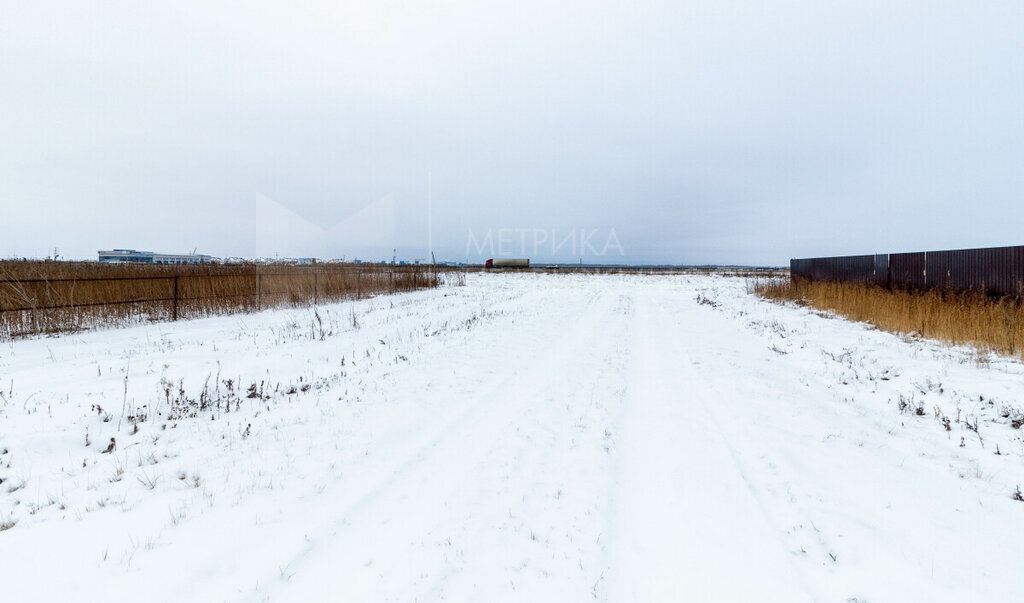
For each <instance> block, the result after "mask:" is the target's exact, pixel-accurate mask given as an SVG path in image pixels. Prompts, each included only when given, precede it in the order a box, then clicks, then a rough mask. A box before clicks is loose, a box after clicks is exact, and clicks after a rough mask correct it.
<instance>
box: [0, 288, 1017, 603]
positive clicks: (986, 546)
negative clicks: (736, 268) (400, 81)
mask: <svg viewBox="0 0 1024 603" xmlns="http://www.w3.org/2000/svg"><path fill="white" fill-rule="evenodd" d="M1022 386H1024V365H1022V364H1021V363H1019V362H1017V361H1011V360H1006V359H1000V358H995V357H985V356H979V355H978V354H975V353H973V352H971V351H970V350H966V349H950V348H946V347H942V346H939V345H936V344H934V343H931V342H927V341H922V340H918V339H914V338H911V337H901V336H897V335H892V334H887V333H882V332H878V331H876V330H872V329H870V328H868V327H866V326H865V325H860V324H853V323H850V322H847V321H844V320H839V319H835V318H829V317H825V316H821V315H818V314H815V313H813V312H811V311H809V310H807V309H803V308H798V307H783V306H779V305H774V304H770V303H768V302H765V301H761V300H758V299H755V298H754V297H752V296H750V295H748V294H747V293H746V283H745V282H744V281H743V280H742V279H739V278H731V277H723V276H700V275H674V276H669V275H657V276H640V275H554V274H551V275H546V274H470V275H469V276H468V279H467V283H466V285H465V286H454V285H452V286H444V287H441V288H439V289H437V290H430V291H418V292H414V293H408V294H401V295H395V296H391V297H378V298H374V299H369V300H363V301H358V302H349V303H341V304H337V305H330V306H321V307H320V308H319V309H317V310H316V311H314V310H313V309H311V308H308V309H294V310H273V311H266V312H262V313H258V314H249V315H236V316H229V317H219V318H210V319H202V320H194V321H185V322H180V323H162V324H152V325H147V326H142V327H135V328H128V329H122V330H107V331H97V332H88V333H80V334H73V335H63V336H59V337H52V338H38V339H31V340H20V341H15V342H7V343H3V344H2V347H0V390H2V393H0V480H2V483H0V527H3V528H5V529H4V530H3V531H0V593H2V594H0V599H2V600H4V601H39V600H49V601H67V600H95V601H105V602H108V601H151V600H179V601H180V600H187V601H319V600H330V601H369V600H389V601H413V600H419V601H434V600H456V601H461V600H479V601H496V600H515V601H541V600H543V601H582V600H592V599H593V600H599V601H670V600H674V601H785V602H791V601H1011V600H1020V599H1021V597H1022V596H1024V595H1022V594H1021V590H1020V588H1021V587H1020V583H1019V575H1020V568H1021V567H1024V541H1022V539H1021V536H1020V535H1021V528H1022V527H1024V525H1022V521H1024V502H1021V501H1018V500H1015V499H1014V493H1015V492H1016V491H1017V486H1018V484H1021V485H1024V439H1022V437H1021V433H1022V432H1021V431H1019V430H1018V428H1019V427H1020V426H1021V424H1022V423H1024V412H1022V411H1024V387H1022ZM111 442H113V444H114V445H113V448H112V449H110V451H109V452H107V450H108V448H110V445H111Z"/></svg>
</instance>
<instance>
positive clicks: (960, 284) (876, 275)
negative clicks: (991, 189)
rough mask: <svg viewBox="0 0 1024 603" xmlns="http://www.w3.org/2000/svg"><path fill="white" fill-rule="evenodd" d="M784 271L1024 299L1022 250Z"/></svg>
mask: <svg viewBox="0 0 1024 603" xmlns="http://www.w3.org/2000/svg"><path fill="white" fill-rule="evenodd" d="M789 268H790V273H791V274H792V275H793V276H798V277H802V278H806V279H810V280H834V281H857V282H873V283H877V284H880V285H886V286H895V287H908V288H936V289H949V290H959V291H966V290H977V291H984V292H985V293H988V294H990V295H1018V296H1020V295H1024V246H1017V247H991V248H986V249H956V250H946V251H919V252H915V253H891V254H879V255H855V256H838V257H824V258H804V259H793V260H790V261H789Z"/></svg>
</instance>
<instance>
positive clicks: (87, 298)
mask: <svg viewBox="0 0 1024 603" xmlns="http://www.w3.org/2000/svg"><path fill="white" fill-rule="evenodd" d="M442 270H443V269H442ZM437 284H438V272H437V269H436V267H431V266H391V265H382V264H342V265H319V266H262V265H247V266H217V265H202V266H156V265H137V264H125V265H111V264H98V263H95V262H49V261H46V262H39V261H6V262H0V338H10V337H17V336H22V335H31V334H40V333H54V332H63V331H76V330H81V329H87V328H92V327H96V326H117V325H124V324H134V323H138V322H143V321H158V320H170V319H173V318H175V316H176V317H177V318H195V317H200V316H208V315H212V314H226V313H234V312H250V311H254V310H260V309H265V308H271V307H281V306H300V305H307V304H313V303H325V302H331V301H338V300H341V299H357V298H362V297H367V296H371V295H377V294H381V293H395V292H400V291H411V290H414V289H420V288H424V287H435V286H437Z"/></svg>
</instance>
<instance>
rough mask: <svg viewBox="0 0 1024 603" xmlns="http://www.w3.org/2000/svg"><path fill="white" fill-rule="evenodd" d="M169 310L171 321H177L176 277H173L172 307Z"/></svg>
mask: <svg viewBox="0 0 1024 603" xmlns="http://www.w3.org/2000/svg"><path fill="white" fill-rule="evenodd" d="M172 308H173V309H172V310H171V320H178V277H177V276H175V277H174V305H173V306H172Z"/></svg>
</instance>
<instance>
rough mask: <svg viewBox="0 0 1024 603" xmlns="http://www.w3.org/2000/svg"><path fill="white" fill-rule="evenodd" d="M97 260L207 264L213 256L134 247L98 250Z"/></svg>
mask: <svg viewBox="0 0 1024 603" xmlns="http://www.w3.org/2000/svg"><path fill="white" fill-rule="evenodd" d="M97 253H98V254H99V261H101V262H106V263H108V264H128V263H130V264H209V263H211V262H213V257H212V256H208V255H198V254H188V255H181V254H172V253H153V252H152V251H137V250H135V249H113V250H111V251H99V252H97Z"/></svg>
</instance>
